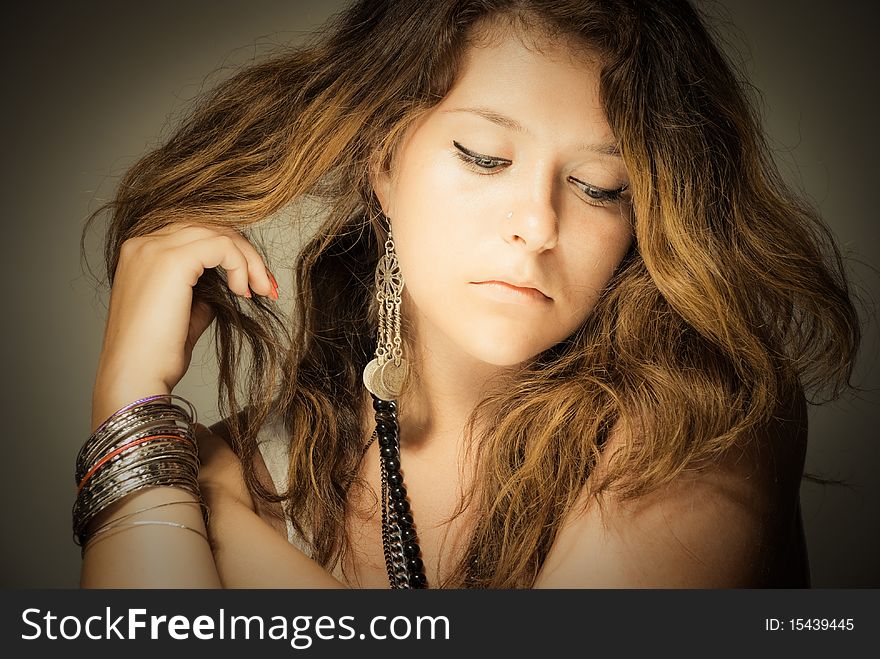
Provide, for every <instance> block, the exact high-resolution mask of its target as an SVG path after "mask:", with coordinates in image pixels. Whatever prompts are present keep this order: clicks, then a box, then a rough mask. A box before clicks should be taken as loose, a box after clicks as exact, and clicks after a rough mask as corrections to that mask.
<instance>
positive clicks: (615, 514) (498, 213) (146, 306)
mask: <svg viewBox="0 0 880 659" xmlns="http://www.w3.org/2000/svg"><path fill="white" fill-rule="evenodd" d="M743 89H744V88H743V87H742V86H741V84H740V82H739V81H738V79H737V78H736V76H735V75H734V74H733V72H732V70H731V67H730V65H729V64H728V63H727V61H726V60H725V58H724V57H723V56H722V55H721V54H720V52H719V50H718V49H717V47H716V46H715V45H714V43H713V42H712V40H711V39H710V37H709V35H708V33H707V30H706V28H705V27H704V25H703V23H702V22H701V20H700V18H699V16H698V14H697V13H696V12H695V10H694V9H693V8H692V7H691V6H690V5H689V4H688V3H687V2H686V1H685V0H661V1H657V0H652V1H650V2H647V1H646V2H639V1H637V0H602V1H595V2H590V1H585V0H580V1H574V0H571V1H562V0H560V1H555V2H527V1H516V0H444V1H438V2H431V3H423V2H418V1H415V0H412V1H408V0H402V1H401V0H398V1H375V0H367V1H363V2H359V3H356V4H354V5H353V6H352V7H351V8H350V9H349V10H348V11H347V12H345V13H344V14H342V15H340V16H339V17H338V18H337V19H336V21H335V22H334V23H333V24H332V25H330V26H328V28H327V30H326V31H325V32H324V33H323V34H322V35H320V37H319V38H316V39H315V40H314V41H313V43H312V44H311V45H309V46H308V47H306V48H302V49H298V50H295V51H292V52H290V53H288V54H285V55H282V56H278V57H276V58H274V59H272V60H270V61H266V62H265V63H261V64H259V65H256V66H252V67H250V68H248V69H246V70H243V71H242V72H240V73H239V74H238V75H236V76H234V77H233V78H232V79H230V80H229V81H228V82H226V83H224V84H223V85H221V86H220V88H219V89H217V90H216V91H215V92H214V93H213V94H212V95H211V96H210V97H209V98H206V99H205V100H204V102H203V103H202V104H201V105H200V107H199V108H198V109H197V110H196V111H195V112H194V113H193V115H192V116H191V117H190V118H189V119H188V121H187V122H186V123H185V124H184V125H183V126H182V127H181V128H180V129H179V130H178V132H177V133H176V134H175V135H174V136H173V137H172V138H171V139H170V140H169V141H168V142H167V143H166V144H165V145H164V146H162V147H161V148H159V149H157V150H156V151H154V152H153V153H151V154H149V155H147V156H146V157H145V158H144V159H143V160H141V162H139V163H138V164H137V165H135V166H134V167H133V168H132V169H131V170H130V172H129V173H128V174H127V176H126V177H125V179H124V180H123V181H122V184H121V185H120V187H119V192H118V195H117V197H116V199H115V200H114V201H113V202H112V203H111V204H110V208H111V209H112V212H113V218H112V222H111V226H110V230H109V233H108V236H107V242H106V260H107V267H108V273H109V274H110V279H111V283H112V290H111V297H110V312H109V317H108V320H107V329H106V333H105V337H104V344H103V348H102V354H101V360H100V364H99V368H98V375H97V379H96V383H95V389H94V399H93V415H92V431H93V434H92V436H91V437H90V438H89V440H88V441H87V443H86V445H85V446H84V447H83V451H82V452H81V455H80V460H79V461H78V464H77V478H78V480H79V481H80V491H79V495H78V497H77V501H76V504H75V506H74V527H75V531H76V532H77V536H78V539H79V541H80V542H81V543H82V544H83V568H82V584H83V585H84V586H93V587H101V586H125V587H137V586H150V587H155V586H181V587H193V586H196V587H198V586H208V587H210V586H221V585H222V586H226V587H321V588H322V587H328V588H329V587H377V588H384V587H388V586H389V585H391V586H392V587H426V586H427V587H432V588H433V587H480V588H528V587H577V588H580V587H742V586H747V587H748V586H787V587H791V586H806V585H808V584H809V571H808V565H807V559H806V554H805V550H804V541H803V535H802V529H801V525H800V513H799V502H798V490H799V483H800V478H801V475H802V471H803V464H804V454H805V449H806V412H805V391H806V392H813V391H817V390H826V391H830V392H831V393H832V395H833V394H835V393H837V392H839V391H841V390H842V389H843V387H844V386H845V385H846V383H847V381H848V377H849V373H850V370H851V366H852V363H853V357H854V355H855V352H856V349H857V346H858V341H859V329H858V319H857V317H856V314H855V311H854V308H853V306H852V304H851V302H850V299H849V294H848V291H847V284H846V281H845V278H844V276H843V269H842V266H841V261H840V256H839V254H838V251H837V249H836V247H835V245H834V242H833V240H832V239H831V237H830V234H829V232H828V231H827V229H826V228H825V227H824V225H823V224H822V222H821V220H820V219H819V218H818V217H816V216H815V214H814V213H813V212H812V211H811V210H810V209H809V207H808V206H807V205H805V204H804V203H802V202H801V201H800V200H799V199H798V198H797V197H796V196H794V195H793V194H792V193H791V192H789V191H788V190H787V189H786V187H785V186H784V184H783V182H782V180H781V178H780V177H779V175H778V173H777V170H776V169H775V167H774V165H773V162H772V159H771V158H770V157H769V154H768V150H767V148H766V145H765V144H764V141H763V138H762V132H761V128H760V125H759V123H758V120H757V118H756V114H755V113H754V111H753V110H752V108H751V106H750V105H749V103H748V99H747V97H746V95H745V93H744V91H743ZM315 200H317V201H320V202H321V203H322V204H324V207H325V208H326V216H325V217H324V219H323V220H322V222H321V223H320V226H319V227H318V228H317V231H316V232H315V234H314V236H313V237H312V238H311V239H310V240H308V241H307V242H306V244H305V245H304V247H303V249H302V252H301V254H300V256H299V258H298V261H297V264H296V281H295V282H292V285H294V286H295V292H296V304H295V317H294V321H295V322H294V323H293V325H292V326H291V327H288V326H287V325H286V319H285V318H284V317H283V315H282V314H279V312H278V309H277V307H275V306H273V305H275V300H277V299H278V295H277V282H276V281H275V278H274V276H273V275H272V274H271V272H270V270H269V268H268V267H267V265H268V264H267V263H266V257H265V253H264V252H263V251H262V250H260V249H259V248H258V247H256V246H255V245H254V244H253V243H252V242H251V241H250V240H248V238H247V235H246V232H247V228H248V227H251V226H254V225H256V224H258V223H259V222H261V221H263V220H266V219H267V218H269V217H270V216H272V215H273V214H274V213H275V212H276V211H279V210H280V209H282V208H285V207H287V206H290V205H292V206H293V207H295V208H296V207H302V206H303V205H304V204H307V203H310V202H312V201H315ZM212 323H213V324H214V327H215V331H216V335H217V337H218V346H217V351H218V357H219V360H220V373H221V378H220V394H221V395H220V406H221V407H220V409H221V411H222V412H223V415H224V417H225V419H224V421H223V422H221V423H218V424H215V425H214V426H213V427H212V428H210V429H209V428H205V427H204V426H202V425H200V424H197V423H195V418H194V417H195V414H194V411H193V410H189V409H188V407H187V404H186V402H185V401H183V400H182V399H179V398H177V397H174V396H172V395H171V392H172V391H173V389H174V387H175V385H176V384H177V383H178V382H179V380H180V379H181V378H182V376H183V375H184V373H185V372H186V370H187V367H188V365H189V361H190V356H191V352H192V349H193V346H194V345H195V343H196V341H197V340H198V339H199V337H200V336H201V335H202V334H203V333H204V331H205V330H206V329H207V328H208V327H209V326H211V325H212ZM243 340H247V342H248V345H249V347H250V349H251V356H250V357H251V359H250V361H251V364H250V370H249V371H248V373H247V378H246V379H245V380H244V382H245V383H246V386H245V387H244V391H245V394H246V397H247V400H246V401H245V402H244V404H241V403H240V402H239V398H238V396H237V395H236V389H237V388H238V387H239V380H240V379H241V378H240V373H239V370H240V369H239V360H240V357H241V354H242V350H241V342H242V341H243ZM196 444H197V448H198V458H196ZM199 462H200V463H201V464H200V466H199ZM203 513H205V514H203Z"/></svg>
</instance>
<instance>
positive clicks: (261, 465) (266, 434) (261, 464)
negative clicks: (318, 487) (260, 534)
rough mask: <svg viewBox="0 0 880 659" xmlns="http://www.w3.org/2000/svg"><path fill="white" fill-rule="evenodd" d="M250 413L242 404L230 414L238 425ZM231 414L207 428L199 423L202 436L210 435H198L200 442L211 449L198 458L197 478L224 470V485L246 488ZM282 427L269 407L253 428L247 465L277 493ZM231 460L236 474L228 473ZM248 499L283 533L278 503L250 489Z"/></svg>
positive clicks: (284, 454) (281, 479) (283, 457)
mask: <svg viewBox="0 0 880 659" xmlns="http://www.w3.org/2000/svg"><path fill="white" fill-rule="evenodd" d="M251 413H252V410H251V408H249V407H246V408H244V409H242V410H240V411H239V412H237V413H236V414H235V415H233V416H235V417H236V421H237V425H238V427H240V428H241V427H245V425H246V423H247V422H248V415H249V414H251ZM232 418H233V417H232V416H229V417H226V418H224V419H221V420H220V421H217V422H216V423H214V424H212V425H211V426H210V427H209V428H205V427H204V426H202V427H201V428H202V431H201V432H202V433H203V436H204V437H205V438H207V436H208V435H210V438H209V439H200V446H202V445H208V446H211V449H210V450H209V451H208V454H207V455H206V456H205V458H204V459H202V461H201V467H200V479H203V478H212V474H222V473H224V470H225V473H226V474H227V476H226V477H225V480H224V483H225V486H227V487H230V488H233V487H234V488H236V489H237V490H239V491H241V490H242V489H248V488H246V486H245V485H244V477H243V470H244V465H242V463H241V459H240V458H239V456H237V455H236V454H235V453H234V451H233V447H234V446H236V444H237V443H236V442H235V441H234V440H233V436H232V433H233V432H234V431H233V428H234V427H235V425H236V424H234V423H233V422H232ZM283 428H284V424H283V422H282V420H281V418H280V416H279V415H278V414H277V413H276V412H275V411H274V408H273V411H272V412H270V414H269V416H268V417H267V418H266V420H265V422H264V423H263V424H262V425H261V427H260V428H259V430H258V432H257V437H256V444H257V450H256V451H253V453H252V454H251V455H252V457H251V463H250V465H249V466H250V468H251V469H252V470H253V473H254V475H255V477H256V479H257V481H258V482H259V483H260V485H261V486H262V487H263V488H265V489H266V490H267V491H269V492H271V493H273V494H277V493H279V492H281V491H283V490H284V489H285V482H286V471H285V470H286V466H287V458H288V451H289V448H288V444H287V442H286V441H285V437H286V434H285V433H284V430H283ZM205 433H207V435H205ZM218 441H221V442H222V443H223V445H224V450H217V447H216V442H218ZM232 462H235V466H236V472H237V473H236V474H232V473H231V471H230V466H229V465H230V463H232ZM248 492H249V490H248ZM248 503H249V506H250V507H251V509H253V510H254V511H255V512H257V513H258V514H259V515H260V517H262V518H263V519H264V520H265V521H267V522H268V523H269V524H271V526H272V527H273V528H275V530H276V531H278V532H279V533H280V534H281V535H283V536H285V537H287V535H288V530H287V526H286V523H285V521H284V518H285V516H284V512H283V509H282V507H281V505H280V504H278V503H275V502H267V501H264V500H262V499H260V498H258V497H256V496H254V495H253V494H252V493H250V492H249V494H248Z"/></svg>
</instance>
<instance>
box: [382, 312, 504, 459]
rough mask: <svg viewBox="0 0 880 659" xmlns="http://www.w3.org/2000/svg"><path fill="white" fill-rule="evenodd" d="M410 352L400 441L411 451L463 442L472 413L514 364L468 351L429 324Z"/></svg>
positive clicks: (403, 399) (401, 414)
mask: <svg viewBox="0 0 880 659" xmlns="http://www.w3.org/2000/svg"><path fill="white" fill-rule="evenodd" d="M413 343H414V344H415V346H417V348H416V354H410V355H408V358H409V359H410V366H411V367H412V368H413V377H412V378H411V379H410V383H409V386H408V387H407V389H406V390H405V391H404V393H403V395H402V396H401V400H400V409H399V419H400V428H401V435H400V438H401V444H402V445H403V446H406V447H407V448H409V450H410V451H418V452H420V451H423V450H428V451H433V450H435V449H438V448H441V447H440V446H438V444H444V445H447V446H446V447H447V448H452V447H453V445H454V446H458V445H459V444H460V442H461V439H462V431H463V430H464V427H465V424H466V423H467V420H468V418H469V417H470V415H471V413H472V412H473V410H474V408H475V407H476V405H477V403H479V401H480V400H481V399H483V398H484V397H485V396H486V394H487V393H490V392H491V389H492V387H493V386H498V382H499V380H498V377H499V376H502V375H504V373H506V372H509V371H510V368H509V367H508V368H505V367H499V366H495V365H492V364H487V363H486V362H481V361H479V360H477V359H475V358H473V357H472V356H470V355H467V354H465V353H463V352H462V351H461V350H460V349H459V348H458V347H457V346H455V345H453V344H452V343H451V342H450V341H449V340H448V339H447V338H446V337H445V336H444V335H442V334H440V333H439V332H437V331H436V330H434V329H433V328H432V327H430V326H427V324H426V323H423V324H421V326H420V327H419V328H418V340H416V341H413Z"/></svg>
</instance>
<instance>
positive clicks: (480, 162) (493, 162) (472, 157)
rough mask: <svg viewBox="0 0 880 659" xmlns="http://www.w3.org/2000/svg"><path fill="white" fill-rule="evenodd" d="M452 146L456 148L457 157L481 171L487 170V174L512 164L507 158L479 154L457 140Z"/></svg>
mask: <svg viewBox="0 0 880 659" xmlns="http://www.w3.org/2000/svg"><path fill="white" fill-rule="evenodd" d="M452 145H453V146H454V147H455V155H456V156H458V157H459V158H461V159H462V160H463V161H464V162H466V163H467V164H468V165H473V166H475V167H478V168H480V169H483V170H486V173H490V172H492V171H494V170H496V169H498V168H500V167H505V166H507V165H509V164H510V162H511V161H510V160H507V159H506V158H496V157H494V156H487V155H484V154H482V153H477V152H476V151H471V150H470V149H468V148H467V147H464V146H462V145H461V144H459V143H458V142H456V141H455V140H453V141H452Z"/></svg>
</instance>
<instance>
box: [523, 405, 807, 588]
mask: <svg viewBox="0 0 880 659" xmlns="http://www.w3.org/2000/svg"><path fill="white" fill-rule="evenodd" d="M624 441H626V438H625V437H623V436H622V435H621V434H620V433H619V432H616V433H613V434H612V437H611V438H609V442H608V445H607V446H606V451H605V453H604V455H606V456H607V455H610V454H611V452H613V451H614V450H615V446H616V445H619V443H620V442H624ZM806 445H807V413H806V402H805V400H804V399H803V396H796V397H793V398H792V400H791V401H790V402H789V403H788V404H787V405H786V406H785V407H784V408H781V409H780V411H779V413H778V414H777V416H776V417H775V418H774V419H773V421H772V422H771V423H769V424H768V425H767V426H766V427H764V428H762V429H761V431H760V432H759V433H757V434H756V435H755V436H752V437H747V438H743V441H742V442H740V443H739V445H737V446H736V447H734V448H732V449H730V450H729V451H728V452H727V453H726V454H725V455H724V456H723V458H722V459H720V460H719V461H717V462H716V463H713V465H711V466H710V467H707V468H704V469H701V470H699V471H688V472H684V473H683V474H681V475H680V476H679V477H678V478H676V479H675V480H674V481H673V482H671V483H669V484H668V485H666V486H663V487H662V488H660V489H658V490H656V491H654V492H652V493H650V494H649V495H646V496H644V497H642V498H641V499H639V500H637V501H635V502H628V503H621V502H619V501H615V500H614V499H613V497H605V498H603V504H604V505H603V506H602V507H601V508H600V506H598V505H597V504H595V503H594V502H590V504H589V505H587V506H586V507H584V506H581V507H580V508H578V509H576V510H574V511H573V512H572V514H570V515H569V518H568V519H566V520H565V522H564V523H563V525H562V528H561V530H560V532H559V534H558V536H557V538H556V541H555V542H554V544H553V546H552V547H551V550H550V552H549V554H548V557H547V560H546V561H545V563H544V566H543V568H542V570H541V573H540V574H539V575H538V579H537V581H536V583H535V586H536V587H539V588H540V587H544V588H566V587H567V588H594V587H595V588H735V587H763V586H766V585H767V584H768V583H771V582H772V581H773V580H774V578H775V577H774V575H773V571H774V569H775V566H777V565H778V564H779V562H780V561H779V554H780V552H781V551H784V550H785V549H784V548H785V547H786V546H787V545H788V542H789V538H790V537H791V534H792V532H793V530H794V528H795V522H796V521H797V520H799V514H798V513H799V499H798V492H799V487H800V479H801V475H802V473H803V467H804V458H805V455H806ZM598 469H601V463H600V465H599V466H598Z"/></svg>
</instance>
